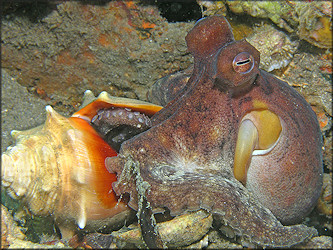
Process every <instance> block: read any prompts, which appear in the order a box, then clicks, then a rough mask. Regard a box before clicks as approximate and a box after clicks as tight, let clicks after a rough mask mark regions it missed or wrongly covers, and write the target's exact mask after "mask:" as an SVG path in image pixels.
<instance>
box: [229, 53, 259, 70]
mask: <svg viewBox="0 0 333 250" xmlns="http://www.w3.org/2000/svg"><path fill="white" fill-rule="evenodd" d="M232 66H233V68H234V70H235V71H236V72H237V73H241V74H247V73H249V72H250V71H251V70H252V69H253V66H254V59H253V56H252V55H250V54H249V53H247V52H241V53H239V54H238V55H237V56H235V58H234V60H233V62H232Z"/></svg>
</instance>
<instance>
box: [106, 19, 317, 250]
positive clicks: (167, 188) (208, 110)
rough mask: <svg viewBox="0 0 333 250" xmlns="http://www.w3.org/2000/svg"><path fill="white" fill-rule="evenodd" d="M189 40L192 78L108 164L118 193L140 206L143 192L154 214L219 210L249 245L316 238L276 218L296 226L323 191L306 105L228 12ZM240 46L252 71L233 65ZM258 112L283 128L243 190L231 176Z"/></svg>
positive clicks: (200, 26)
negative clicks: (266, 65) (240, 34)
mask: <svg viewBox="0 0 333 250" xmlns="http://www.w3.org/2000/svg"><path fill="white" fill-rule="evenodd" d="M186 41H187V44H188V48H189V51H190V52H191V53H192V54H193V55H194V68H193V73H192V75H191V77H190V78H189V80H188V82H187V83H186V84H185V86H184V87H183V88H181V89H180V90H179V91H177V93H174V96H172V98H170V100H171V101H170V102H169V103H168V105H167V106H166V107H165V108H164V109H162V110H161V111H160V112H158V113H157V114H156V115H155V116H153V118H152V128H150V129H149V130H147V131H146V132H144V133H142V134H139V135H137V136H136V137H134V138H132V139H130V140H128V141H125V142H124V143H123V144H122V146H121V149H120V152H119V155H118V157H112V158H108V159H107V160H106V162H107V167H108V169H109V171H110V172H116V173H117V175H118V181H117V182H115V183H114V184H113V188H114V191H115V192H116V193H117V194H118V195H121V194H124V193H129V194H130V197H131V200H130V202H129V205H130V206H131V207H132V208H134V209H139V210H140V209H141V204H140V202H141V201H142V196H144V198H146V199H147V201H148V202H149V203H150V207H151V208H152V210H153V212H155V213H157V212H162V211H164V209H165V208H168V209H169V210H170V212H171V214H172V215H178V214H182V213H184V212H186V211H193V210H198V209H199V208H204V209H206V210H208V211H210V212H212V213H216V214H218V215H220V218H222V220H223V222H224V223H225V224H226V225H229V226H230V227H232V228H233V229H234V230H235V233H236V234H237V235H239V236H241V237H242V240H243V242H244V245H245V244H247V243H248V242H250V243H253V244H255V245H259V246H268V247H288V246H292V245H295V244H297V243H300V242H303V241H305V240H307V239H309V238H311V237H313V236H314V235H316V234H317V231H316V230H315V229H314V228H310V227H307V226H305V225H301V224H300V225H291V226H285V225H283V224H281V222H280V221H282V222H283V223H284V224H293V223H298V222H300V221H301V220H302V219H303V218H304V217H305V216H306V215H307V214H308V213H309V212H310V211H311V209H312V208H313V207H314V205H315V203H316V201H317V199H318V196H319V194H320V190H321V186H322V171H323V169H322V158H321V145H322V141H321V133H320V129H319V126H318V121H317V118H316V115H315V113H314V112H313V111H312V109H311V107H310V105H309V104H308V103H307V102H306V101H305V100H304V98H303V97H301V95H300V94H298V93H297V92H296V91H295V90H293V89H292V88H291V87H290V86H289V85H288V84H287V83H286V82H283V81H281V80H279V79H277V78H276V77H274V76H273V75H271V74H269V73H267V72H265V71H262V70H260V69H259V68H258V65H259V52H258V51H257V50H256V49H255V48H254V47H252V46H251V45H250V44H249V43H247V42H246V41H245V40H242V41H234V39H233V35H232V31H231V28H230V26H229V24H228V22H227V21H226V19H225V18H224V17H222V16H214V17H209V18H205V19H202V20H200V21H199V22H197V24H196V25H195V27H194V28H193V29H192V30H191V31H190V32H189V34H188V35H187V37H186ZM241 52H247V53H248V54H247V55H251V56H252V60H253V64H254V66H253V68H252V69H251V70H250V71H249V72H248V73H246V74H240V73H238V72H236V71H235V70H234V69H233V68H232V62H233V59H234V58H235V56H236V55H238V54H239V53H241ZM173 84H174V83H173ZM162 95H163V94H162ZM261 109H268V110H270V111H272V112H274V113H275V114H276V115H278V116H279V118H280V121H281V125H282V132H281V135H280V139H279V141H278V142H277V143H276V145H275V147H274V148H273V149H272V150H271V151H270V152H269V153H267V154H266V155H259V156H253V157H252V160H251V165H250V167H249V170H248V173H247V182H246V186H244V185H243V184H242V183H241V182H239V181H238V180H236V179H235V177H234V174H233V163H234V153H235V145H236V140H237V132H238V128H239V126H240V122H241V120H242V118H243V117H244V115H245V114H247V113H249V112H250V111H252V110H261ZM277 218H278V219H279V220H280V221H279V220H278V219H277Z"/></svg>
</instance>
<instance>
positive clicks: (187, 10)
mask: <svg viewBox="0 0 333 250" xmlns="http://www.w3.org/2000/svg"><path fill="white" fill-rule="evenodd" d="M142 2H143V3H146V4H147V3H148V2H149V4H151V5H156V6H157V7H158V9H159V11H160V14H161V16H162V17H164V18H166V19H167V21H168V22H189V21H196V20H198V19H200V18H201V17H202V12H201V8H200V6H199V4H198V3H197V2H196V1H195V0H183V1H170V0H158V1H156V0H155V1H148V2H147V1H142Z"/></svg>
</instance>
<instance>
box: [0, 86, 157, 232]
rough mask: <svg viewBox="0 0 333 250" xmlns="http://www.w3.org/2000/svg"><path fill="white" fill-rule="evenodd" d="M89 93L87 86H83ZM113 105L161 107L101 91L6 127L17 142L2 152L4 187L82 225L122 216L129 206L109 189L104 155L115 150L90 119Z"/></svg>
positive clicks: (33, 206) (35, 207)
mask: <svg viewBox="0 0 333 250" xmlns="http://www.w3.org/2000/svg"><path fill="white" fill-rule="evenodd" d="M89 96H90V97H91V96H92V92H90V91H86V93H85V97H86V99H87V97H89ZM113 106H116V107H127V108H130V107H132V106H133V107H134V109H137V110H140V111H141V112H144V113H145V112H146V113H147V114H153V113H155V112H157V111H158V110H160V109H161V108H162V107H161V106H157V105H153V104H150V103H146V102H141V101H137V100H132V99H126V98H117V97H111V96H109V95H108V94H107V93H106V92H102V93H101V94H100V95H99V97H98V98H97V99H95V100H92V102H90V103H89V104H88V105H86V106H85V107H84V108H82V109H81V110H79V111H78V112H76V113H75V114H74V115H73V116H72V117H69V118H66V117H64V116H62V115H60V114H58V113H57V112H56V111H54V110H53V108H52V107H51V106H47V107H46V113H47V118H46V122H45V124H44V125H41V126H39V127H36V128H33V129H30V130H27V131H16V130H13V131H12V132H11V134H12V136H13V138H14V139H15V140H16V144H15V146H11V147H8V149H7V151H6V152H4V153H3V154H2V157H1V161H2V169H1V177H2V185H3V186H4V187H6V188H7V191H8V193H9V194H10V195H11V196H12V197H13V198H15V199H21V198H22V200H23V202H24V203H26V204H27V205H28V208H29V209H30V211H31V212H32V213H33V214H35V215H41V216H45V215H49V214H53V215H54V217H55V218H56V220H57V221H62V222H74V221H75V223H76V224H77V225H78V226H79V228H81V229H82V228H85V226H86V225H95V224H96V225H106V224H107V223H108V221H109V220H111V221H112V218H114V217H117V216H118V217H121V218H122V219H123V218H125V217H126V216H127V215H128V214H129V212H130V209H129V208H128V207H127V204H126V203H125V202H124V201H122V200H120V199H119V197H117V196H116V195H115V193H114V192H113V190H112V183H113V182H114V181H116V175H115V174H111V173H109V172H108V171H107V169H106V168H105V159H106V158H107V157H111V156H116V155H117V152H116V151H115V150H114V149H113V148H112V147H111V146H109V145H108V144H107V143H106V142H105V141H104V140H103V139H102V138H101V137H100V135H99V134H98V133H97V132H96V131H95V130H94V129H93V127H92V126H91V125H90V121H91V119H92V118H93V117H94V116H95V115H96V114H97V112H98V110H100V109H102V108H110V107H113ZM124 216H125V217H124ZM122 222H123V221H122Z"/></svg>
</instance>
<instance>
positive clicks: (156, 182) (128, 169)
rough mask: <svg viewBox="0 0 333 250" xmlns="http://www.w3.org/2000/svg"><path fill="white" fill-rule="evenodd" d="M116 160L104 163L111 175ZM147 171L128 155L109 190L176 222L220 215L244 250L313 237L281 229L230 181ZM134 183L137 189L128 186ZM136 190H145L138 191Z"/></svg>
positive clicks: (301, 229) (304, 230)
mask: <svg viewBox="0 0 333 250" xmlns="http://www.w3.org/2000/svg"><path fill="white" fill-rule="evenodd" d="M129 159H130V160H129ZM114 160H116V158H114V157H113V158H109V159H108V162H107V165H108V166H109V168H110V169H113V166H115V162H116V161H114ZM110 166H112V167H110ZM146 169H147V168H143V167H142V166H141V167H140V163H139V162H138V161H136V160H134V159H133V157H132V156H129V155H128V156H127V161H126V163H125V165H124V168H123V169H122V170H121V172H122V175H121V176H120V179H119V180H118V182H116V183H114V186H113V187H114V190H115V192H116V193H118V192H119V193H124V192H128V193H131V194H132V195H133V194H134V193H135V195H134V196H133V197H132V202H131V203H130V204H132V205H134V207H133V208H134V209H137V207H136V206H140V200H137V199H136V202H134V199H135V198H134V197H137V195H138V194H137V193H138V192H139V193H140V195H145V196H146V199H147V201H149V203H150V206H151V207H152V208H153V212H155V213H156V212H162V211H163V210H165V209H166V208H167V209H169V210H170V214H171V215H173V216H176V215H180V214H183V213H185V212H187V211H196V210H198V209H200V208H201V209H205V210H207V211H209V212H212V213H214V214H218V215H221V216H220V217H221V218H223V222H224V223H225V224H226V225H228V226H230V227H231V228H233V230H234V231H235V234H236V235H238V236H241V239H242V241H244V242H243V244H244V245H246V244H247V243H252V244H255V245H259V246H266V247H290V246H293V245H296V244H298V243H301V242H303V241H305V240H307V239H310V238H312V237H313V236H316V235H317V231H316V229H314V228H310V227H307V226H305V225H293V226H283V225H282V224H281V222H279V221H278V220H277V219H276V217H275V216H274V215H273V214H272V212H271V211H270V210H269V209H267V208H265V207H264V206H262V205H261V204H260V203H258V202H257V201H256V200H255V199H254V197H253V196H252V195H251V193H250V192H249V191H248V190H247V189H246V188H245V187H244V186H243V185H242V184H241V183H240V182H238V181H236V180H234V181H233V180H232V179H231V180H230V176H223V174H221V175H216V174H215V175H213V174H210V175H208V174H205V175H204V174H200V173H193V172H184V171H182V170H179V169H175V168H173V167H172V166H168V165H162V166H155V167H154V171H151V172H149V171H148V170H146ZM118 173H119V172H118ZM124 173H127V174H126V175H124ZM125 179H126V180H125ZM134 179H135V180H136V185H127V184H128V183H130V182H131V181H133V180H134ZM138 180H141V182H138ZM124 183H127V184H126V185H124ZM140 184H141V186H144V188H143V189H142V190H141V189H140V187H139V186H140ZM141 191H143V192H141ZM236 214H237V216H235V215H236ZM249 225H251V226H249Z"/></svg>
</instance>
